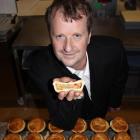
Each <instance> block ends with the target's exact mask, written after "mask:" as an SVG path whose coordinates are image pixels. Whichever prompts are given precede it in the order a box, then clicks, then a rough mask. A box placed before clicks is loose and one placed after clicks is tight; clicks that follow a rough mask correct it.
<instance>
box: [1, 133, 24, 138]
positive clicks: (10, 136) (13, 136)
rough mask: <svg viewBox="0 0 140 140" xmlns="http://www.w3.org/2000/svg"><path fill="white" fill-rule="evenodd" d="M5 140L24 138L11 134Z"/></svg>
mask: <svg viewBox="0 0 140 140" xmlns="http://www.w3.org/2000/svg"><path fill="white" fill-rule="evenodd" d="M3 140H22V137H21V135H19V134H15V133H9V134H7V135H6V136H5V137H4V138H3Z"/></svg>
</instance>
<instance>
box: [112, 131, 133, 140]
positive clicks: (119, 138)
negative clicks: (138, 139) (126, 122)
mask: <svg viewBox="0 0 140 140" xmlns="http://www.w3.org/2000/svg"><path fill="white" fill-rule="evenodd" d="M113 140H132V138H131V136H130V135H129V134H128V133H127V132H120V133H117V134H116V135H115V136H114V138H113Z"/></svg>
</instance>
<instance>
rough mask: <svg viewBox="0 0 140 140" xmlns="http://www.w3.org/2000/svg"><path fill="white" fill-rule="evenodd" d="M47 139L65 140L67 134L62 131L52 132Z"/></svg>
mask: <svg viewBox="0 0 140 140" xmlns="http://www.w3.org/2000/svg"><path fill="white" fill-rule="evenodd" d="M46 140H65V136H64V135H63V134H61V133H52V134H50V135H49V136H48V137H47V139H46Z"/></svg>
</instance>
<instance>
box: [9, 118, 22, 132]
mask: <svg viewBox="0 0 140 140" xmlns="http://www.w3.org/2000/svg"><path fill="white" fill-rule="evenodd" d="M24 128H25V121H24V120H23V119H22V118H12V119H10V120H9V122H8V130H9V132H11V133H19V132H21V131H23V129H24Z"/></svg>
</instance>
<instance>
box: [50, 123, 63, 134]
mask: <svg viewBox="0 0 140 140" xmlns="http://www.w3.org/2000/svg"><path fill="white" fill-rule="evenodd" d="M48 129H49V131H50V132H51V133H61V132H63V131H64V130H63V129H61V128H59V127H56V126H54V125H53V124H51V122H49V123H48Z"/></svg>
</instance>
